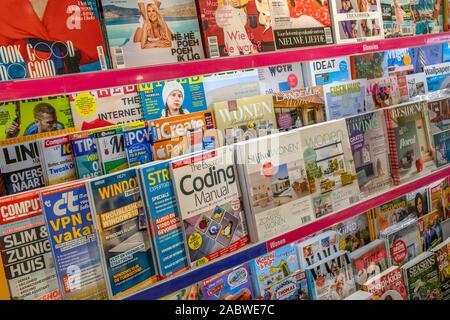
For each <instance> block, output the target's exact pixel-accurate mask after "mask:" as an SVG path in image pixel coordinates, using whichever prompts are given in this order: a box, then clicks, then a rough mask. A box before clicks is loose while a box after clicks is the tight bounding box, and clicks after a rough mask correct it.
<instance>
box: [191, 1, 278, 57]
mask: <svg viewBox="0 0 450 320" xmlns="http://www.w3.org/2000/svg"><path fill="white" fill-rule="evenodd" d="M197 6H198V10H199V17H200V24H201V25H200V28H201V31H202V36H203V42H204V46H203V47H204V48H205V55H206V57H208V58H218V57H226V56H239V55H241V54H253V53H258V52H268V51H274V50H275V44H274V40H273V33H272V26H271V18H270V12H269V4H268V1H267V0H262V1H261V0H234V1H223V0H198V3H197Z"/></svg>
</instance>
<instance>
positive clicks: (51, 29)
mask: <svg viewBox="0 0 450 320" xmlns="http://www.w3.org/2000/svg"><path fill="white" fill-rule="evenodd" d="M0 30H2V37H1V39H0V50H2V52H3V51H6V52H8V53H9V54H8V55H7V58H6V57H5V58H1V59H0V81H6V80H14V79H23V78H41V77H51V76H55V75H60V74H68V73H78V72H89V71H98V70H106V69H107V67H108V61H107V58H106V55H107V53H106V48H105V43H104V40H103V34H102V27H101V23H100V17H99V12H98V7H97V2H96V0H64V1H60V0H47V1H45V0H44V1H43V0H39V1H27V0H4V1H2V6H1V8H0ZM86 34H88V35H89V36H88V37H87V36H86ZM2 57H4V56H3V55H2Z"/></svg>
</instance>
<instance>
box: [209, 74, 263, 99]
mask: <svg viewBox="0 0 450 320" xmlns="http://www.w3.org/2000/svg"><path fill="white" fill-rule="evenodd" d="M258 73H259V69H245V70H230V71H225V72H220V73H214V74H207V75H204V76H203V89H204V90H205V99H206V104H207V105H208V106H211V105H212V104H213V103H215V102H220V101H225V100H228V99H230V98H231V99H240V98H245V97H252V96H259V95H260V94H261V89H260V83H259V78H258Z"/></svg>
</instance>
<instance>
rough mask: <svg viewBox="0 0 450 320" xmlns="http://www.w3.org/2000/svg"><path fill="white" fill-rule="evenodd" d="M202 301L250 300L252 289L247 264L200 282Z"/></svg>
mask: <svg viewBox="0 0 450 320" xmlns="http://www.w3.org/2000/svg"><path fill="white" fill-rule="evenodd" d="M201 287H202V299H204V300H252V299H253V288H252V281H251V276H250V270H249V269H248V265H247V264H243V265H241V266H238V267H235V268H233V269H231V270H227V271H224V272H221V273H219V274H218V275H215V276H214V277H211V278H209V279H206V280H203V281H202V282H201Z"/></svg>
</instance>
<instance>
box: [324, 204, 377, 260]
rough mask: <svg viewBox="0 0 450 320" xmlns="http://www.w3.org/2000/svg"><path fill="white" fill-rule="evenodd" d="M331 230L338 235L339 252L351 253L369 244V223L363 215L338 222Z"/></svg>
mask: <svg viewBox="0 0 450 320" xmlns="http://www.w3.org/2000/svg"><path fill="white" fill-rule="evenodd" d="M331 230H334V231H336V232H337V233H338V234H339V250H345V251H348V252H352V251H355V250H357V249H359V248H361V247H363V246H365V245H367V244H368V243H369V242H370V231H369V221H368V218H367V215H366V214H364V213H363V214H359V215H357V216H355V217H353V218H350V219H347V220H344V221H343V222H339V223H338V224H336V225H334V226H332V227H331Z"/></svg>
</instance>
